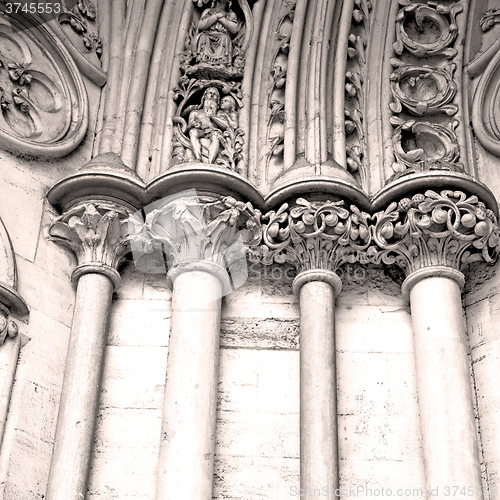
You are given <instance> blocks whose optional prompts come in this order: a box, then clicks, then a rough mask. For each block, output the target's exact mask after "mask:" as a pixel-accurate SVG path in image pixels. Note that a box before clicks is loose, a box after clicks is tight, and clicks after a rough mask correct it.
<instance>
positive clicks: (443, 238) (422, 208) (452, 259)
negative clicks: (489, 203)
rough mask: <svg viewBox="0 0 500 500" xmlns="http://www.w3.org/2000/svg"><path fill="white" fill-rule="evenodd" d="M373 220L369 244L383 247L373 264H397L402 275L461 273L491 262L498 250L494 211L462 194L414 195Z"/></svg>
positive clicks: (458, 192) (475, 199) (453, 192)
mask: <svg viewBox="0 0 500 500" xmlns="http://www.w3.org/2000/svg"><path fill="white" fill-rule="evenodd" d="M373 219H374V226H373V240H374V243H376V245H377V246H378V247H379V248H380V249H381V251H380V252H379V253H378V254H377V255H376V256H375V257H373V260H374V261H376V262H380V261H382V262H384V263H385V264H389V265H391V264H397V265H398V266H399V267H400V268H401V269H402V270H403V271H404V272H405V274H406V276H409V275H410V274H412V273H414V272H415V271H417V270H419V269H423V268H428V267H432V266H446V267H450V268H452V269H455V270H458V271H459V270H460V269H461V268H462V267H463V266H464V265H465V264H467V263H470V262H474V261H480V260H484V261H485V262H488V263H493V262H494V261H495V260H496V259H497V257H498V253H499V251H500V232H499V228H498V223H497V219H496V217H495V215H494V213H493V212H492V211H491V210H489V209H487V208H486V206H485V205H484V203H482V202H481V201H479V200H478V198H477V196H468V195H466V194H465V193H463V192H461V191H448V190H446V191H441V192H440V193H436V192H434V191H430V190H429V191H426V192H425V193H418V194H415V195H413V196H412V197H411V198H403V199H401V200H400V201H399V202H398V203H396V202H394V203H391V204H390V205H389V206H388V207H387V209H386V210H385V211H381V212H378V213H376V214H375V215H374V216H373Z"/></svg>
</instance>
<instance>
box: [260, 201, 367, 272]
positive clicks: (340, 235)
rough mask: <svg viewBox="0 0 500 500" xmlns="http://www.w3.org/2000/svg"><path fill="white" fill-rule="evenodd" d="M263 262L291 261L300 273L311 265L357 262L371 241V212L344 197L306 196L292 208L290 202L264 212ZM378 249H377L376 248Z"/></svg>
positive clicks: (329, 267)
mask: <svg viewBox="0 0 500 500" xmlns="http://www.w3.org/2000/svg"><path fill="white" fill-rule="evenodd" d="M262 218H263V220H264V221H267V223H266V224H264V225H263V228H262V235H263V246H262V251H263V255H262V262H263V263H264V264H267V265H270V264H272V263H273V262H277V263H280V264H282V263H285V262H289V263H291V264H293V265H294V267H295V268H296V270H297V273H300V272H302V271H307V270H312V269H327V270H330V271H335V270H336V269H337V268H338V267H340V266H341V265H342V264H343V263H345V262H356V261H359V260H363V258H364V257H366V256H367V255H370V251H368V252H367V253H366V254H365V251H367V250H368V248H369V247H370V243H371V234H370V229H369V215H368V214H367V213H365V212H361V211H360V210H359V209H358V208H357V207H356V206H355V205H351V207H350V208H349V209H347V208H345V207H344V202H343V201H338V202H331V201H326V202H310V201H307V200H305V199H303V198H299V199H298V200H297V201H296V205H295V206H294V207H293V208H289V206H288V205H287V204H284V205H283V206H281V208H280V209H279V210H278V211H277V212H275V211H271V212H268V213H267V214H265V215H264V216H263V217H262ZM375 253H376V251H375Z"/></svg>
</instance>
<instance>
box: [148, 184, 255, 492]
mask: <svg viewBox="0 0 500 500" xmlns="http://www.w3.org/2000/svg"><path fill="white" fill-rule="evenodd" d="M258 219H259V218H258V215H257V214H255V213H253V210H252V209H251V207H250V206H249V205H245V204H244V203H242V202H237V201H236V200H234V199H233V198H214V197H198V196H196V194H193V195H192V196H184V197H181V198H177V199H174V200H166V203H164V204H162V205H161V206H160V207H159V208H156V209H155V210H153V211H152V212H150V213H149V215H148V217H147V219H146V223H147V226H148V227H149V229H150V234H151V235H152V237H153V239H154V241H156V242H159V243H161V244H162V245H163V248H164V251H165V254H166V255H167V264H168V267H169V273H168V278H169V280H170V282H171V283H173V293H172V317H171V323H170V340H169V346H168V359H167V377H166V382H165V393H164V399H163V416H162V431H161V440H160V454H159V461H158V479H157V489H156V499H157V500H174V499H175V500H177V499H178V498H189V499H190V500H209V499H211V498H212V482H213V467H214V448H215V431H216V410H217V392H218V391H217V387H218V379H219V334H220V314H221V298H222V296H224V295H227V294H228V293H230V292H231V290H232V288H231V281H230V279H229V274H228V271H229V273H231V278H232V284H233V285H234V286H235V287H238V286H241V285H242V284H243V283H244V282H245V280H246V276H247V274H246V265H245V264H246V260H245V250H244V247H243V242H244V241H243V240H244V239H246V240H247V241H250V240H248V234H249V233H248V230H250V233H252V229H253V227H254V226H255V227H258ZM238 228H242V229H244V230H245V233H244V234H245V238H242V236H241V234H243V233H240V232H239V231H238ZM238 262H239V263H240V264H243V266H242V267H240V268H238V266H237V263H238Z"/></svg>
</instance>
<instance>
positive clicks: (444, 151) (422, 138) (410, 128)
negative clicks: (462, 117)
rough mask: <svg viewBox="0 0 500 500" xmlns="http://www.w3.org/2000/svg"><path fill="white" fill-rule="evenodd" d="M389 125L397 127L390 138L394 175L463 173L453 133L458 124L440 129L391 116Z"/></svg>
mask: <svg viewBox="0 0 500 500" xmlns="http://www.w3.org/2000/svg"><path fill="white" fill-rule="evenodd" d="M391 123H392V124H393V125H398V126H397V127H396V129H395V130H394V133H393V138H392V142H393V147H394V155H395V156H396V159H397V162H396V163H395V164H394V165H393V169H394V171H395V172H396V176H400V175H406V174H409V173H414V172H419V171H426V170H451V171H457V172H461V171H463V169H462V166H461V165H460V164H459V163H457V160H458V159H459V157H460V148H459V145H458V140H457V137H456V135H455V132H454V128H455V127H456V125H457V122H453V123H450V124H448V125H447V126H443V125H438V124H436V123H430V122H418V121H415V120H408V121H404V120H402V119H401V118H399V117H392V118H391Z"/></svg>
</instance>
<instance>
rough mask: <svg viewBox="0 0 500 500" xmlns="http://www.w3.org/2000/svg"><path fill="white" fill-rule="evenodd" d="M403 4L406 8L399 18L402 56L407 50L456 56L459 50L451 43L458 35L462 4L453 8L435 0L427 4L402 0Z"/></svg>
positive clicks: (398, 46)
mask: <svg viewBox="0 0 500 500" xmlns="http://www.w3.org/2000/svg"><path fill="white" fill-rule="evenodd" d="M399 4H400V5H403V6H404V7H403V8H402V9H401V10H400V11H399V13H398V15H397V17H396V42H395V43H394V52H396V54H398V55H401V54H402V53H403V50H404V49H406V50H407V51H408V52H410V53H411V54H413V55H415V56H417V57H423V56H432V55H444V56H446V57H448V58H452V57H455V55H456V54H457V50H456V49H454V48H452V47H451V45H452V44H453V42H454V41H455V39H456V37H457V34H458V27H457V24H456V17H457V14H459V13H460V12H462V10H463V7H462V5H460V4H456V5H453V6H451V7H450V6H446V5H441V4H438V3H435V2H431V1H429V2H427V5H425V4H422V3H413V2H412V1H411V0H399Z"/></svg>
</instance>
